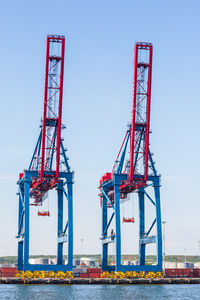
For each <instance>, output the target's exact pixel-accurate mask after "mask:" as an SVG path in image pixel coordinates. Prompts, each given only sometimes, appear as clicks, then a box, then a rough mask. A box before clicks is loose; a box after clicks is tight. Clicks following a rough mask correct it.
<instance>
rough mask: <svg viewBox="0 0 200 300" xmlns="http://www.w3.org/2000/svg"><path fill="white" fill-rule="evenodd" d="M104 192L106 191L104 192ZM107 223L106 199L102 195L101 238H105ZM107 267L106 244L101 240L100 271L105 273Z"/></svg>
mask: <svg viewBox="0 0 200 300" xmlns="http://www.w3.org/2000/svg"><path fill="white" fill-rule="evenodd" d="M105 192H106V191H105ZM107 222H108V208H107V199H106V197H105V195H104V194H102V235H103V236H102V238H105V237H107V234H108V230H107ZM107 266H108V243H104V240H102V270H103V271H107V270H108V269H107Z"/></svg>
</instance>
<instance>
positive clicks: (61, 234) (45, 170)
mask: <svg viewBox="0 0 200 300" xmlns="http://www.w3.org/2000/svg"><path fill="white" fill-rule="evenodd" d="M64 54H65V37H64V36H61V35H48V36H47V42H46V65H45V85H44V101H43V117H42V125H41V130H40V134H39V137H38V140H37V143H36V146H35V149H34V152H33V155H32V159H31V162H30V165H29V168H28V169H27V170H25V171H24V172H23V173H20V175H19V181H18V186H19V193H18V195H19V222H18V235H17V238H18V269H19V270H22V269H23V270H40V269H42V270H59V271H61V270H63V271H66V270H72V267H73V263H72V261H73V193H72V185H73V172H72V171H71V168H70V166H69V163H68V158H67V156H66V151H67V150H66V149H65V148H64V145H63V139H62V138H61V130H62V129H63V128H64V126H63V125H62V101H63V78H64ZM61 159H62V161H61ZM61 164H62V166H63V168H61ZM52 189H56V190H57V200H58V225H57V226H58V230H57V264H56V265H54V266H50V265H42V266H41V265H30V264H29V210H30V209H29V206H30V205H34V206H42V205H43V203H44V201H45V200H46V198H48V191H50V190H52ZM64 198H65V199H66V200H67V220H66V226H65V227H63V223H64V216H63V199H64ZM38 216H50V213H49V211H43V212H39V211H38ZM66 242H67V243H68V253H67V254H68V264H66V265H63V244H64V243H66Z"/></svg>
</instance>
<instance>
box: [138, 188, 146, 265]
mask: <svg viewBox="0 0 200 300" xmlns="http://www.w3.org/2000/svg"><path fill="white" fill-rule="evenodd" d="M138 197H139V263H140V265H145V246H146V245H145V244H141V243H140V239H141V238H143V235H144V232H145V207H144V189H143V188H142V189H140V190H139V191H138Z"/></svg>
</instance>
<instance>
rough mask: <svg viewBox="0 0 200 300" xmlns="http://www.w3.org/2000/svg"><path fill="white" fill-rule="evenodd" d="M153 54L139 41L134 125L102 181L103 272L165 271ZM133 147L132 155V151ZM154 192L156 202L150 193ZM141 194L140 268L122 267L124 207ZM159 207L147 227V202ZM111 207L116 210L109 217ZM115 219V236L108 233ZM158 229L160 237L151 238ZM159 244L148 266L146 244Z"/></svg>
mask: <svg viewBox="0 0 200 300" xmlns="http://www.w3.org/2000/svg"><path fill="white" fill-rule="evenodd" d="M152 53H153V46H152V44H150V43H142V42H137V43H136V44H135V50H134V76H133V108H132V121H131V125H130V126H129V127H128V130H127V131H126V135H125V138H124V140H123V143H122V146H121V148H120V151H119V153H118V155H117V159H116V161H115V164H114V167H113V169H112V172H111V173H106V174H105V175H104V176H103V177H102V178H101V180H100V191H101V192H100V199H101V206H102V236H101V240H102V269H103V270H109V271H111V270H117V271H161V270H162V231H161V209H160V176H159V175H158V174H157V171H156V168H155V163H154V161H153V159H152V153H151V152H150V149H149V134H150V106H151V78H152ZM128 145H129V146H130V152H129V151H128ZM150 188H151V189H153V191H154V196H155V199H153V197H152V196H151V194H150V193H149V192H148V189H150ZM132 192H137V193H138V201H139V265H137V266H125V265H122V264H121V225H120V223H121V222H120V218H121V217H120V206H121V204H122V203H123V201H124V200H125V199H127V196H128V194H130V193H132ZM148 200H149V201H150V203H151V204H152V205H153V206H154V207H155V215H156V217H155V219H153V220H152V223H151V225H150V227H149V228H145V219H146V216H145V206H146V201H148ZM108 208H111V209H112V214H111V217H110V218H108ZM114 219H115V234H114V235H113V234H112V235H109V233H108V230H109V228H110V226H111V223H112V221H113V220H114ZM155 227H156V232H157V233H156V235H152V236H150V233H151V232H152V229H153V228H155ZM112 242H115V246H116V263H115V266H109V265H108V245H109V243H112ZM150 243H156V245H157V264H156V265H155V266H149V265H145V253H146V251H145V250H146V245H147V244H150Z"/></svg>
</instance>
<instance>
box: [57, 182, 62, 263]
mask: <svg viewBox="0 0 200 300" xmlns="http://www.w3.org/2000/svg"><path fill="white" fill-rule="evenodd" d="M57 193H58V233H57V234H58V239H59V237H60V236H62V233H63V181H62V180H60V182H59V183H58V187H57ZM62 262H63V241H61V242H59V241H58V246H57V264H58V265H62Z"/></svg>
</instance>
